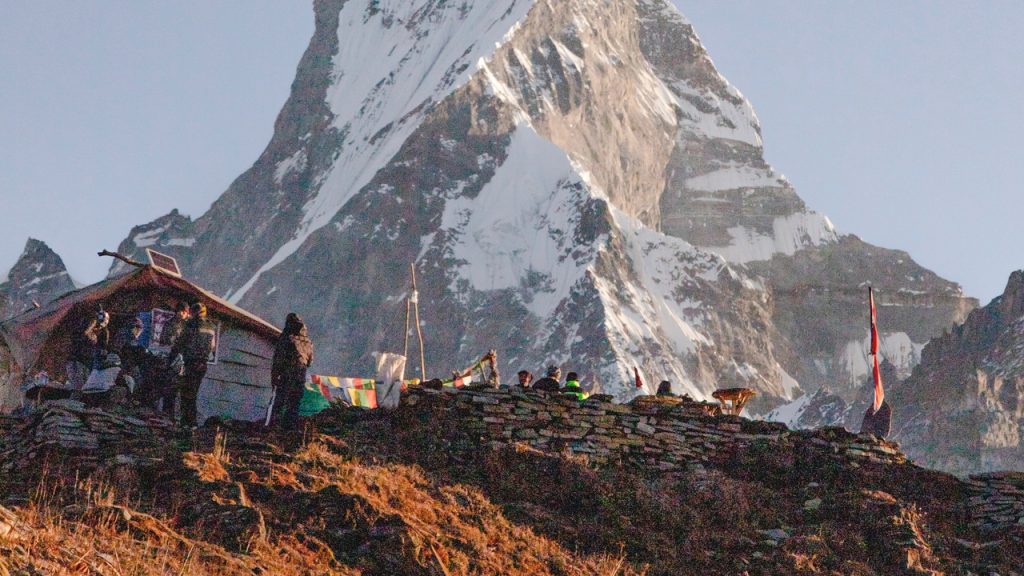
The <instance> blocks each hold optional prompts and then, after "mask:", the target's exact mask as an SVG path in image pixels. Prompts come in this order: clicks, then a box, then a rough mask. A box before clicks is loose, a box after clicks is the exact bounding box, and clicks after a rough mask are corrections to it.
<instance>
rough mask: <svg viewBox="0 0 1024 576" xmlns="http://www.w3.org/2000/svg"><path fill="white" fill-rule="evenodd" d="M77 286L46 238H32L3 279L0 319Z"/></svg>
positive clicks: (51, 298) (0, 285)
mask: <svg viewBox="0 0 1024 576" xmlns="http://www.w3.org/2000/svg"><path fill="white" fill-rule="evenodd" d="M74 289H75V283H74V281H73V280H72V279H71V276H70V275H69V274H68V270H67V268H66V267H65V266H64V261H63V260H61V258H60V256H58V255H57V253H56V252H54V251H53V250H51V249H50V247H49V246H47V245H46V243H45V242H43V241H41V240H36V239H35V238H29V239H28V242H26V243H25V250H23V251H22V253H21V256H19V257H18V261H17V262H15V264H14V266H12V267H11V270H10V272H8V273H7V279H6V281H5V282H3V283H0V320H4V319H6V318H8V317H11V316H17V315H18V314H21V313H23V312H25V311H27V310H31V309H32V308H33V307H34V306H35V305H36V304H39V305H43V304H46V303H47V302H50V301H51V300H53V299H55V298H57V297H58V296H60V295H62V294H64V293H66V292H70V291H71V290H74Z"/></svg>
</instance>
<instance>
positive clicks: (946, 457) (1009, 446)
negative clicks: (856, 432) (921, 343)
mask: <svg viewBox="0 0 1024 576" xmlns="http://www.w3.org/2000/svg"><path fill="white" fill-rule="evenodd" d="M891 398H892V399H891V400H890V403H891V404H892V405H893V407H894V411H895V410H897V407H899V409H901V410H902V414H901V415H900V417H899V418H898V419H894V421H895V423H896V425H895V426H894V430H893V431H894V436H895V438H896V439H897V440H898V441H899V442H900V443H901V444H902V446H903V449H904V450H905V451H906V453H907V455H909V456H911V457H912V458H914V459H915V460H916V461H917V462H919V463H920V464H922V465H925V466H929V467H933V468H939V469H943V470H948V471H950V472H954V473H959V474H968V473H978V472H983V471H991V470H1020V469H1022V468H1024V444H1022V442H1021V436H1022V434H1021V426H1022V424H1024V271H1017V272H1014V273H1013V274H1012V275H1011V276H1010V280H1009V282H1008V283H1007V286H1006V290H1005V292H1004V293H1003V295H1002V296H1000V297H998V298H996V299H995V300H993V301H992V302H991V303H990V304H989V305H988V306H985V307H984V308H979V309H977V310H975V311H973V312H971V314H970V315H969V316H968V318H967V320H966V321H965V322H964V323H963V324H960V325H957V326H955V327H953V329H952V330H951V331H949V332H947V333H946V334H944V335H942V336H941V337H939V338H936V339H934V340H932V341H931V342H930V343H929V344H928V345H927V346H926V347H925V348H924V351H923V353H922V359H921V364H920V365H918V366H917V368H915V369H914V372H913V374H912V375H911V376H910V378H908V379H907V380H905V381H904V382H902V383H901V384H900V385H899V387H898V388H897V389H896V390H894V391H893V392H892V394H891Z"/></svg>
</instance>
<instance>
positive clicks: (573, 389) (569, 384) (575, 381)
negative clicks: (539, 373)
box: [559, 372, 589, 400]
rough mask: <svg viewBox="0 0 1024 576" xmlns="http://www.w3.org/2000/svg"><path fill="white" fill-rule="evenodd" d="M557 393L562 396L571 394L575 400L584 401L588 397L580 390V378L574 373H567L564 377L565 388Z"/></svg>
mask: <svg viewBox="0 0 1024 576" xmlns="http://www.w3.org/2000/svg"><path fill="white" fill-rule="evenodd" d="M559 392H561V393H562V394H572V395H573V396H575V397H576V399H577V400H586V399H587V396H589V394H587V393H586V392H584V391H583V388H580V377H579V375H578V374H576V373H575V372H569V374H568V375H567V376H566V377H565V386H564V387H562V389H561V390H559Z"/></svg>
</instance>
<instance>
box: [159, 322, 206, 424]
mask: <svg viewBox="0 0 1024 576" xmlns="http://www.w3.org/2000/svg"><path fill="white" fill-rule="evenodd" d="M189 315H190V316H191V318H189V320H188V322H186V323H185V327H184V328H183V329H182V331H181V336H179V337H178V338H177V340H175V342H174V346H172V347H171V354H170V358H171V359H172V363H173V362H174V360H175V359H176V358H177V357H178V356H181V361H182V364H183V366H184V368H183V370H182V376H181V378H180V380H179V388H180V391H181V425H182V427H195V426H196V424H197V422H196V419H197V418H198V414H197V407H196V399H197V398H198V397H199V386H200V385H201V384H202V383H203V378H204V377H205V376H206V368H207V363H208V362H209V360H210V356H211V355H212V354H213V350H214V347H215V346H216V344H217V327H216V326H214V324H213V322H210V321H209V320H207V319H206V305H205V304H203V303H202V302H195V303H193V304H192V305H191V306H190V307H189Z"/></svg>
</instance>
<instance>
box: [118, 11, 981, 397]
mask: <svg viewBox="0 0 1024 576" xmlns="http://www.w3.org/2000/svg"><path fill="white" fill-rule="evenodd" d="M314 8H315V12H316V31H315V33H314V36H313V39H312V40H311V42H310V45H309V48H308V50H307V52H306V54H305V55H304V56H303V59H302V61H301V62H300V64H299V67H298V71H297V77H296V80H295V82H294V84H293V92H292V96H291V98H290V99H289V101H288V102H287V103H286V105H285V107H284V109H283V110H282V112H281V114H280V115H279V117H278V119H277V123H276V126H275V135H274V137H273V139H272V141H271V142H270V144H269V145H268V147H267V149H266V150H265V151H264V153H263V154H262V155H261V157H260V158H259V159H258V160H257V161H256V163H255V164H254V166H253V167H252V168H251V169H250V170H249V171H247V172H246V173H245V174H243V175H242V176H240V177H239V178H238V179H237V180H236V182H235V183H234V184H233V185H232V186H231V187H230V188H229V189H228V191H227V192H225V193H224V195H223V196H221V198H220V199H219V200H217V202H215V203H214V205H213V206H212V207H211V209H210V211H209V212H208V213H207V214H205V215H203V216H202V217H200V218H199V219H198V220H196V221H195V222H194V223H193V222H190V221H186V220H185V219H183V218H182V217H180V216H177V215H175V214H172V215H169V216H167V217H164V218H163V219H161V220H158V221H157V222H154V223H151V224H149V225H146V226H143V227H138V228H136V229H135V230H133V231H132V233H131V235H130V237H129V239H128V240H126V241H125V243H124V244H122V251H124V252H125V253H129V254H138V253H139V251H140V250H142V248H144V246H143V245H144V244H147V243H149V245H152V246H159V247H162V248H161V251H164V250H163V249H167V250H170V251H171V252H172V253H173V254H174V255H175V256H176V257H178V259H179V262H180V263H181V264H182V265H183V267H184V268H185V270H186V272H187V275H188V276H189V277H190V278H192V279H194V280H196V281H198V282H199V283H200V284H203V285H205V286H208V287H210V288H212V289H214V290H215V291H217V292H219V293H221V294H224V295H226V296H228V297H229V298H230V299H232V300H233V301H235V302H238V303H240V304H241V305H242V306H244V307H247V308H250V309H252V310H254V311H256V312H257V313H260V314H262V315H264V316H266V317H267V318H268V319H270V320H272V321H277V322H281V321H282V319H283V318H284V315H285V314H286V313H287V312H289V311H297V312H299V313H300V314H301V315H302V316H303V317H304V318H305V319H306V321H307V323H308V325H309V328H310V331H311V333H312V334H313V335H314V336H315V338H316V340H317V344H318V348H319V350H321V351H322V353H321V354H319V355H318V356H319V359H320V360H319V365H318V366H317V367H316V369H317V370H320V371H331V372H336V373H343V375H352V376H356V375H365V374H369V373H370V370H371V367H372V361H371V358H372V353H373V352H374V351H377V350H400V349H401V347H402V344H403V337H402V330H403V328H404V322H405V312H406V305H405V299H406V297H407V296H408V295H409V291H410V286H409V279H408V276H409V273H408V270H409V264H410V263H414V264H415V267H416V271H417V275H418V277H419V282H420V285H419V291H420V294H419V301H420V303H421V313H422V319H421V320H422V326H423V331H424V337H425V339H426V346H425V348H426V357H427V368H428V370H427V372H428V375H429V376H445V375H446V374H447V373H448V371H449V370H451V369H455V368H460V367H463V366H464V365H466V364H468V363H469V362H470V361H472V360H473V359H475V358H477V357H479V355H480V354H482V353H483V352H485V351H486V350H487V349H489V348H497V349H498V352H499V358H500V359H501V360H502V364H501V368H502V370H503V371H504V372H505V374H507V375H508V374H512V373H514V372H515V371H516V370H518V369H520V368H527V369H530V370H531V371H533V372H534V373H537V372H539V371H540V370H541V369H542V367H543V366H544V365H546V364H548V363H552V362H553V363H558V364H560V365H562V366H563V369H564V370H566V371H568V370H575V371H577V372H579V373H580V374H581V375H583V380H584V382H583V383H584V386H587V387H590V388H592V389H594V390H599V391H604V392H607V393H611V394H615V395H617V396H618V397H620V398H623V399H624V398H627V397H629V396H632V395H634V394H636V393H637V391H636V390H635V389H633V388H632V377H631V374H632V369H633V367H634V366H636V367H638V368H640V371H641V373H642V375H643V377H644V381H645V382H646V385H647V388H648V390H647V392H651V391H653V388H654V386H656V384H657V382H658V381H660V380H662V379H668V380H670V381H672V382H673V386H674V389H675V390H676V391H677V392H687V393H689V394H691V395H693V396H697V397H708V396H709V395H710V393H711V392H712V391H713V390H714V389H716V388H724V387H733V386H748V387H752V388H755V389H756V390H758V391H759V392H760V395H759V397H758V399H757V403H756V404H755V405H754V409H755V410H764V409H767V408H770V407H772V406H776V405H779V404H781V403H784V402H787V401H790V400H794V399H796V398H797V397H798V396H799V395H800V394H801V390H810V391H813V390H816V389H817V388H819V387H821V386H822V385H823V384H824V383H826V382H828V383H833V384H836V383H838V384H839V388H841V390H840V392H841V393H843V394H847V395H849V396H851V397H852V396H853V395H855V393H856V392H855V391H856V390H857V389H858V388H859V386H860V383H861V380H862V378H863V370H864V366H865V365H866V364H864V362H865V360H864V358H861V357H860V354H861V353H862V350H861V348H860V347H862V343H863V342H865V341H866V338H867V329H866V325H865V322H864V314H863V313H862V306H861V304H860V301H861V300H862V299H863V295H862V294H861V290H862V286H863V285H865V284H864V283H865V282H869V281H870V282H874V283H876V286H878V285H884V286H885V287H886V288H887V292H888V294H889V296H888V299H887V300H884V301H883V311H887V310H891V314H890V315H888V316H886V315H883V313H882V312H880V316H882V317H885V318H886V319H887V320H888V321H889V323H888V324H886V326H887V327H888V328H887V330H888V332H887V334H886V343H887V344H886V345H887V346H889V347H891V348H892V349H893V350H894V351H895V352H897V353H898V354H900V355H901V356H900V360H899V362H901V363H902V364H901V366H902V369H904V370H905V371H907V372H908V373H909V370H910V368H911V367H912V365H913V364H914V363H916V361H917V359H918V355H919V354H920V348H921V346H922V345H923V344H924V342H926V341H927V340H928V339H929V338H930V337H931V336H932V335H934V334H938V333H940V332H941V330H942V328H943V327H946V326H948V325H950V324H952V322H953V321H956V320H960V319H962V318H963V316H964V315H965V314H966V312H967V311H968V310H969V309H970V308H971V307H972V306H973V303H972V302H971V301H969V300H967V299H965V298H963V297H962V295H961V294H960V291H959V288H958V287H957V286H955V285H954V284H951V283H949V282H946V281H943V280H941V279H939V278H937V277H936V276H935V275H934V274H932V273H930V272H928V271H927V270H924V269H922V268H920V267H919V266H917V265H916V264H914V263H913V261H912V260H910V258H909V256H906V255H905V254H902V253H899V252H894V251H889V250H884V249H879V248H875V247H872V246H870V245H867V244H864V243H863V242H860V241H859V240H858V239H856V238H855V237H851V236H841V235H839V234H838V233H837V232H836V231H835V229H834V228H833V227H832V225H831V223H830V222H829V221H828V219H827V218H825V217H824V216H822V215H819V214H816V213H814V212H812V211H810V210H809V209H807V207H806V206H805V205H804V203H803V201H802V200H801V199H800V198H799V197H798V196H797V195H796V193H795V191H794V190H793V188H792V187H791V186H790V185H789V183H788V182H787V181H786V180H785V179H784V178H783V177H782V176H781V175H779V174H778V173H776V172H775V171H774V170H773V169H772V168H771V167H770V166H768V165H767V164H766V163H765V161H764V160H763V156H762V144H761V136H760V127H759V124H758V121H757V118H756V116H755V114H754V112H753V109H752V107H751V106H750V104H749V103H748V102H747V101H746V100H745V99H744V98H743V97H742V95H741V94H740V93H739V92H738V91H737V90H736V89H735V88H733V87H732V86H731V85H729V83H728V82H727V81H726V80H725V79H724V78H723V77H722V76H721V75H720V74H719V73H718V72H717V71H716V70H715V68H714V66H713V64H712V62H711V60H710V58H709V57H708V55H707V53H706V52H705V50H704V48H703V47H702V46H701V44H700V41H699V39H698V38H697V36H696V34H695V33H694V31H693V28H692V26H690V24H689V23H688V22H687V21H686V20H685V19H684V18H683V17H682V16H681V15H680V14H679V13H678V11H676V9H675V8H674V7H672V6H671V5H670V4H669V3H668V2H666V1H664V0H563V1H560V2H550V1H547V0H535V1H526V0H489V1H487V2H484V1H482V0H464V1H462V2H456V3H453V2H445V1H443V0H402V1H398V0H393V1H391V0H347V1H346V0H319V1H317V2H315V5H314ZM137 257H138V256H137ZM115 272H116V269H115ZM855 304H856V310H857V312H856V314H854V312H853V311H854V308H855ZM886 306H889V308H886Z"/></svg>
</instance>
